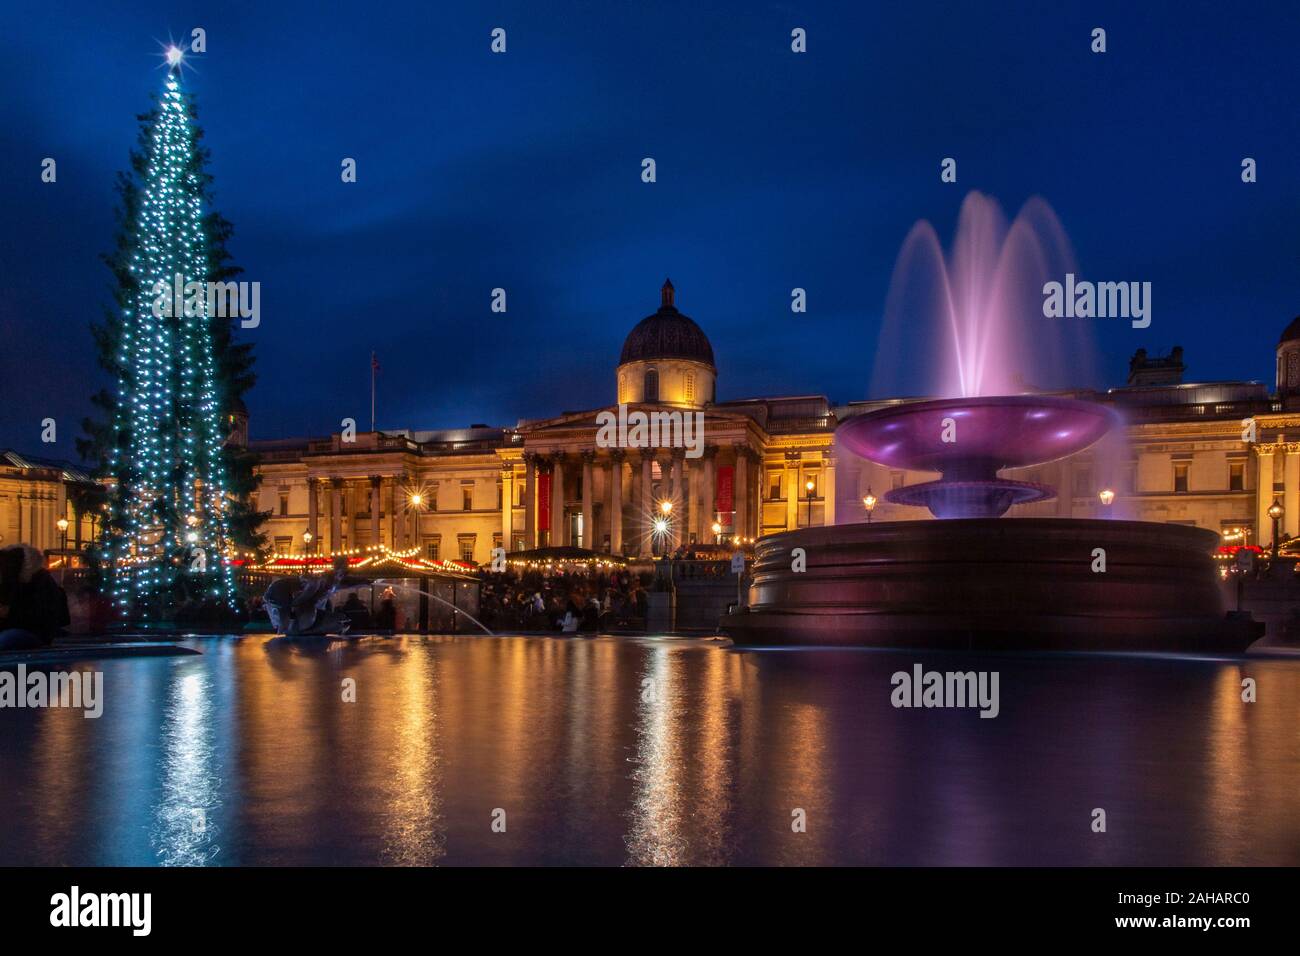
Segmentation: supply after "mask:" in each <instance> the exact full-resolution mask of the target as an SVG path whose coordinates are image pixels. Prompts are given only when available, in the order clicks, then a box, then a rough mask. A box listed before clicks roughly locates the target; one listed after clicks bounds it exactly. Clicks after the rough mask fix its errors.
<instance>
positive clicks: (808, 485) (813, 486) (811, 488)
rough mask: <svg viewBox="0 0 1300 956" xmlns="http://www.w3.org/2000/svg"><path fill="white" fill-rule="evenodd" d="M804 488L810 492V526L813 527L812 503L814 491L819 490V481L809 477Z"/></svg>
mask: <svg viewBox="0 0 1300 956" xmlns="http://www.w3.org/2000/svg"><path fill="white" fill-rule="evenodd" d="M803 487H804V490H805V491H807V492H808V527H810V528H811V527H812V503H813V492H814V491H816V490H817V482H815V481H813V480H812V479H811V478H809V479H808V480H807V481H805V482H804V483H803Z"/></svg>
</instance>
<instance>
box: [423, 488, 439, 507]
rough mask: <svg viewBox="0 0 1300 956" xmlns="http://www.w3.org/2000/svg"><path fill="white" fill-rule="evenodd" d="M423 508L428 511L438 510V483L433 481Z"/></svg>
mask: <svg viewBox="0 0 1300 956" xmlns="http://www.w3.org/2000/svg"><path fill="white" fill-rule="evenodd" d="M425 507H427V508H428V509H429V510H430V511H437V510H438V483H437V482H436V481H435V482H434V483H433V487H432V488H430V489H429V494H428V496H427V497H426V500H425Z"/></svg>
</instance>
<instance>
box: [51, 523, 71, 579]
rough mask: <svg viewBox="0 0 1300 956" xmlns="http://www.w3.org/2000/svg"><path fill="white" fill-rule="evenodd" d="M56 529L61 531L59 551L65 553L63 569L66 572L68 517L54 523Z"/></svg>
mask: <svg viewBox="0 0 1300 956" xmlns="http://www.w3.org/2000/svg"><path fill="white" fill-rule="evenodd" d="M54 527H56V528H58V529H59V535H60V539H59V550H60V551H62V552H63V555H62V558H63V569H64V570H65V571H66V570H67V568H68V519H67V518H66V517H64V518H60V519H59V520H58V521H56V522H54Z"/></svg>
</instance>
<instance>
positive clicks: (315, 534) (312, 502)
mask: <svg viewBox="0 0 1300 956" xmlns="http://www.w3.org/2000/svg"><path fill="white" fill-rule="evenodd" d="M319 487H320V482H318V481H317V480H316V479H315V478H308V479H307V530H308V531H310V532H311V547H310V548H308V550H309V551H310V550H315V549H316V548H319V547H320V528H318V527H317V524H319V516H318V512H319V510H320V505H319V503H318V502H317V489H318V488H319Z"/></svg>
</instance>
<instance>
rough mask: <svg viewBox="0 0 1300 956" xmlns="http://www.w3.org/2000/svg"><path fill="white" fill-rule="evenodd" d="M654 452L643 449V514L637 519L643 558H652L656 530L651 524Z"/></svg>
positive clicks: (652, 516) (652, 519) (652, 514)
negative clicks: (653, 535) (652, 538)
mask: <svg viewBox="0 0 1300 956" xmlns="http://www.w3.org/2000/svg"><path fill="white" fill-rule="evenodd" d="M654 460H655V457H654V451H653V450H652V449H649V448H643V449H641V514H640V516H639V517H638V519H637V529H636V530H637V533H638V534H640V535H641V547H640V554H641V557H643V558H648V557H650V550H651V545H652V543H653V542H652V541H651V538H650V536H651V534H652V533H653V531H654V529H653V526H652V524H651V522H653V521H654V513H653V512H654V501H653V497H652V495H651V494H650V492H651V485H652V484H653V483H654V472H653V469H654Z"/></svg>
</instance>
